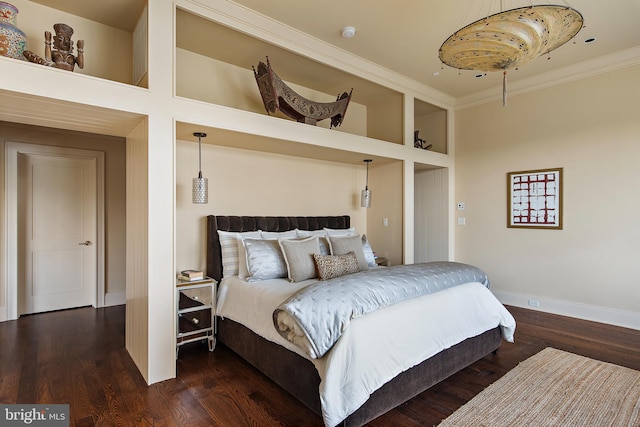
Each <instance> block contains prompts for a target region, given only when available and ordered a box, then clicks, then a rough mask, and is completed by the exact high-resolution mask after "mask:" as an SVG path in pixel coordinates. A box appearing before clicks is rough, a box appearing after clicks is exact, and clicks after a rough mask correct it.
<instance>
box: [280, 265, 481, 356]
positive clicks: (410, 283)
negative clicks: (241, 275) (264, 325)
mask: <svg viewBox="0 0 640 427" xmlns="http://www.w3.org/2000/svg"><path fill="white" fill-rule="evenodd" d="M469 282H480V283H482V284H483V285H485V286H487V287H489V279H488V278H487V275H486V274H485V273H484V272H483V271H482V270H480V269H479V268H477V267H474V266H471V265H468V264H461V263H456V262H429V263H422V264H409V265H398V266H394V267H388V268H377V269H373V270H369V271H362V272H359V273H355V274H350V275H347V276H342V277H336V278H334V279H330V280H327V281H322V282H317V283H314V284H312V285H310V286H307V287H305V288H303V289H301V290H300V291H298V292H297V293H296V294H294V295H292V296H291V297H290V298H289V299H287V300H286V301H284V302H283V303H282V304H280V306H278V308H276V310H275V311H274V313H273V321H274V324H275V327H276V329H277V330H278V332H279V333H280V335H282V336H283V337H285V338H287V339H289V340H290V341H292V340H291V339H290V338H291V337H290V336H289V335H290V334H291V333H294V334H298V335H300V334H301V333H302V334H304V336H306V338H307V340H308V341H309V343H310V346H311V349H310V352H309V353H310V354H309V355H310V356H311V357H312V358H320V357H322V356H323V355H324V354H325V353H326V352H327V351H329V349H330V348H331V347H332V346H333V344H334V343H335V342H336V341H337V340H338V338H340V335H341V334H342V331H344V330H345V328H346V327H347V326H348V324H349V322H350V321H351V319H354V318H356V317H359V316H362V315H364V314H366V313H369V312H372V311H374V310H377V309H378V308H381V307H386V306H389V305H392V304H396V303H399V302H402V301H404V300H407V299H410V298H415V297H419V296H422V295H426V294H430V293H434V292H437V291H441V290H443V289H446V288H450V287H452V286H456V285H460V284H463V283H469ZM283 312H284V314H285V316H286V317H290V318H292V319H293V320H294V322H295V326H293V327H292V325H291V319H288V320H287V321H283V318H282V317H280V319H279V318H278V317H279V314H282V313H283ZM286 323H289V325H286Z"/></svg>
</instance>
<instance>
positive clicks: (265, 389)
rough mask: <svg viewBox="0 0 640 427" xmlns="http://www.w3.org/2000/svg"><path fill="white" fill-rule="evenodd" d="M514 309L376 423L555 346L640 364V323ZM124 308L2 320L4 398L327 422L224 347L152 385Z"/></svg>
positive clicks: (152, 419) (442, 412)
mask: <svg viewBox="0 0 640 427" xmlns="http://www.w3.org/2000/svg"><path fill="white" fill-rule="evenodd" d="M508 308H509V310H510V311H511V312H512V313H513V315H514V317H515V318H516V321H517V323H518V327H517V330H516V343H515V344H509V343H503V345H502V348H501V349H500V352H499V353H498V354H497V355H490V356H487V357H485V358H483V359H482V360H480V361H478V362H476V363H474V364H473V365H471V366H469V367H468V368H466V369H464V370H463V371H461V372H459V373H458V374H456V375H454V376H452V377H451V378H449V379H447V380H446V381H444V382H442V383H440V384H438V385H436V386H434V387H432V388H431V389H430V390H427V391H426V392H424V393H422V394H420V395H419V396H417V397H415V398H414V399H412V400H411V401H409V402H407V403H405V404H404V405H401V406H400V407H398V408H396V409H394V410H393V411H391V412H389V413H387V414H385V415H383V416H381V417H379V418H378V419H376V420H374V421H372V422H371V423H369V424H368V425H369V426H390V425H393V426H430V425H435V424H437V423H438V422H439V421H440V420H442V419H444V418H445V417H446V416H447V415H449V414H451V413H452V412H453V411H455V410H456V409H457V408H459V407H460V406H461V405H463V404H464V403H465V402H467V401H468V400H469V399H471V398H472V397H473V396H475V395H476V394H477V393H479V392H480V391H481V390H483V389H484V388H485V387H487V386H488V385H489V384H491V383H493V382H495V381H496V380H497V379H498V378H500V377H501V376H502V375H504V374H505V373H506V372H508V371H509V370H510V369H512V368H513V367H515V366H516V365H517V364H518V363H519V362H521V361H523V360H524V359H526V358H528V357H530V356H532V355H534V354H535V353H537V352H538V351H540V350H542V349H543V348H545V347H549V346H550V347H555V348H558V349H562V350H566V351H570V352H573V353H577V354H581V355H584V356H587V357H591V358H594V359H599V360H604V361H607V362H611V363H616V364H619V365H623V366H627V367H629V368H633V369H636V370H640V331H637V330H632V329H624V328H618V327H614V326H610V325H603V324H599V323H593V322H587V321H583V320H577V319H572V318H567V317H562V316H556V315H551V314H545V313H542V312H536V311H531V310H526V309H521V308H516V307H508ZM124 314H125V312H124V306H119V307H110V308H105V309H93V308H80V309H75V310H67V311H59V312H52V313H45V314H38V315H32V316H24V317H22V318H20V319H19V320H17V321H10V322H4V323H0V343H1V344H0V403H5V404H6V403H43V404H46V403H68V404H70V411H71V425H72V426H94V425H98V426H141V425H150V426H210V425H211V426H271V425H281V426H322V420H321V419H320V418H319V417H318V416H316V415H315V414H314V413H313V412H311V411H310V410H309V409H307V408H306V407H305V406H303V405H301V404H300V403H298V402H297V401H296V400H295V399H294V398H293V397H291V396H290V395H289V394H287V393H286V392H284V391H282V390H281V389H280V388H279V387H278V386H276V385H274V384H273V383H272V382H270V381H269V380H268V379H266V378H265V377H264V376H263V375H262V374H261V373H259V372H257V371H256V370H255V369H253V368H252V367H251V366H250V365H248V364H247V363H245V362H244V361H243V360H241V359H240V358H239V357H237V356H236V355H235V354H234V353H232V352H231V351H229V350H228V349H226V348H225V347H223V346H218V348H216V350H215V351H214V352H213V353H209V352H208V351H207V349H206V345H204V344H200V343H195V344H191V345H187V346H184V347H183V348H182V349H181V350H180V358H179V360H178V361H177V367H178V378H177V379H174V380H168V381H163V382H161V383H158V384H154V385H151V386H147V385H146V384H145V382H144V380H143V379H142V376H141V375H140V374H139V372H138V370H137V368H136V367H135V365H134V364H133V362H132V360H131V358H130V357H129V355H128V353H127V352H126V350H125V349H124V318H125V315H124Z"/></svg>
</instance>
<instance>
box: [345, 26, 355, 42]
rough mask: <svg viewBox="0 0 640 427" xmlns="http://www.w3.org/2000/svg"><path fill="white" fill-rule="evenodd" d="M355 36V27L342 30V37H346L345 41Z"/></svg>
mask: <svg viewBox="0 0 640 427" xmlns="http://www.w3.org/2000/svg"><path fill="white" fill-rule="evenodd" d="M355 35H356V28H355V27H344V28H343V29H342V37H344V38H345V39H350V38H352V37H353V36H355Z"/></svg>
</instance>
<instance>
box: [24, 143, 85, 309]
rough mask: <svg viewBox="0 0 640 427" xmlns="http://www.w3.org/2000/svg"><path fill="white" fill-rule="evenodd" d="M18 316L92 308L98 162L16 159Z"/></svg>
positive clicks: (43, 157) (35, 157) (35, 156)
mask: <svg viewBox="0 0 640 427" xmlns="http://www.w3.org/2000/svg"><path fill="white" fill-rule="evenodd" d="M18 174H19V179H18V181H19V191H18V194H19V196H18V212H19V215H18V218H19V219H18V230H19V236H18V242H19V244H18V245H19V249H18V250H19V252H20V254H21V255H22V257H20V258H21V259H20V261H19V263H18V271H19V280H18V281H19V283H20V286H19V295H18V305H19V309H18V312H19V314H29V313H39V312H43V311H50V310H59V309H64V308H72V307H81V306H87V305H96V285H97V250H96V235H97V216H96V213H97V207H96V206H97V195H96V160H95V159H86V158H73V157H61V156H55V155H40V154H20V155H19V158H18Z"/></svg>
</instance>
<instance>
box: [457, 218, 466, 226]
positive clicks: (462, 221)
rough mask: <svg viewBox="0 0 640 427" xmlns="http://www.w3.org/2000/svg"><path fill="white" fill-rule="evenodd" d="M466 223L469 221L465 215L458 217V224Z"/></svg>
mask: <svg viewBox="0 0 640 427" xmlns="http://www.w3.org/2000/svg"><path fill="white" fill-rule="evenodd" d="M466 223H467V221H466V220H465V218H464V217H460V218H458V225H465V224H466Z"/></svg>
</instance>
